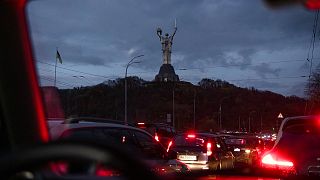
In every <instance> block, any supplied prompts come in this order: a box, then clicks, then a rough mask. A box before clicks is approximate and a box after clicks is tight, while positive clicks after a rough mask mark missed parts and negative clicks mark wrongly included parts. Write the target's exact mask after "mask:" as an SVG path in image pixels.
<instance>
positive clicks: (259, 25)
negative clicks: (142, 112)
mask: <svg viewBox="0 0 320 180" xmlns="http://www.w3.org/2000/svg"><path fill="white" fill-rule="evenodd" d="M27 12H28V16H29V22H30V26H31V27H30V31H31V36H32V40H33V46H34V55H35V59H36V60H37V65H38V72H39V75H40V80H41V84H42V85H53V79H54V64H55V57H56V48H58V49H59V52H60V54H61V57H62V60H63V63H62V64H58V68H57V82H58V83H57V86H58V87H59V88H72V87H78V86H87V85H94V84H98V83H101V82H103V81H107V80H109V79H116V78H119V77H124V73H125V64H126V63H127V62H128V61H129V60H130V59H131V58H132V57H134V56H136V55H140V54H144V55H145V56H144V57H142V58H140V59H139V60H140V61H142V62H141V63H139V64H134V65H132V66H131V67H130V68H129V72H128V73H129V75H132V76H133V75H134V76H139V77H141V78H143V79H145V80H153V79H154V76H155V75H156V74H157V73H158V71H159V68H160V66H161V64H162V59H161V58H162V52H161V43H160V41H159V38H158V37H157V35H156V29H157V28H158V27H161V28H162V30H163V33H167V32H168V33H169V34H171V33H172V32H173V30H174V20H175V19H177V26H178V31H177V33H176V35H175V37H174V42H173V49H172V51H173V52H172V65H173V66H174V67H175V70H176V73H177V74H178V75H179V77H180V79H181V80H183V81H189V82H192V83H193V84H197V83H198V82H199V81H200V80H201V79H202V78H211V79H222V80H226V81H229V82H230V83H233V84H235V85H237V86H240V87H251V86H253V87H255V88H257V89H261V90H270V91H274V92H277V93H281V94H283V95H297V96H301V97H304V96H305V94H304V90H305V84H306V82H307V80H308V75H309V66H310V63H308V61H307V60H306V59H307V58H308V54H309V59H310V58H311V56H312V54H311V51H310V48H309V47H310V44H311V43H310V42H311V40H312V35H313V34H312V30H313V29H312V28H313V24H314V23H313V22H314V16H315V12H312V11H308V10H306V9H304V7H289V8H285V9H280V10H279V9H278V10H274V9H270V8H269V7H267V6H266V5H265V4H264V3H263V1H260V0H214V1H213V0H196V1H186V0H163V1H156V0H86V1H85V0H76V1H65V0H55V1H49V0H48V1H33V2H31V3H30V4H29V6H28V9H27ZM311 49H312V48H311ZM319 55H320V54H319V36H318V30H317V34H316V41H315V49H314V54H313V57H314V58H313V70H315V69H316V68H317V65H318V64H319V62H320V58H319Z"/></svg>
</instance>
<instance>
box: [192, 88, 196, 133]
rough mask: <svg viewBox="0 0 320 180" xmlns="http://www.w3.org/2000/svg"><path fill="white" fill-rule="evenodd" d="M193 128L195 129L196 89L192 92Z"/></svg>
mask: <svg viewBox="0 0 320 180" xmlns="http://www.w3.org/2000/svg"><path fill="white" fill-rule="evenodd" d="M193 129H194V130H195V129H196V91H194V93H193Z"/></svg>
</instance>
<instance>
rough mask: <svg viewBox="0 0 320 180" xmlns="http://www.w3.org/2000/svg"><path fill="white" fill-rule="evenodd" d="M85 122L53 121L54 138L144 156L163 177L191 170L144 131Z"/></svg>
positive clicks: (110, 124) (51, 128)
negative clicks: (92, 142) (100, 145)
mask: <svg viewBox="0 0 320 180" xmlns="http://www.w3.org/2000/svg"><path fill="white" fill-rule="evenodd" d="M80 119H81V118H80ZM84 119H87V121H73V123H59V122H57V121H52V122H50V121H49V128H50V133H51V135H52V137H53V139H54V140H76V141H84V142H87V141H88V142H90V141H94V142H98V143H101V144H113V145H115V146H118V147H120V148H122V149H123V151H125V152H126V153H128V154H129V155H133V156H137V157H140V159H142V160H143V161H144V162H145V163H146V164H147V165H149V166H150V168H151V169H152V171H155V172H156V173H158V174H160V175H167V174H172V173H186V172H188V171H189V169H188V167H187V166H186V165H185V164H184V163H182V162H180V161H178V160H176V154H175V153H174V152H171V153H170V152H169V153H167V152H166V149H165V148H164V147H163V146H162V145H161V144H160V143H159V142H157V141H156V140H154V138H153V137H152V136H151V135H150V134H149V133H147V132H145V131H144V130H141V129H138V128H134V127H131V126H126V125H120V124H115V123H102V122H100V123H97V122H95V121H96V119H93V121H94V122H90V121H88V120H89V118H84ZM97 170H99V169H97Z"/></svg>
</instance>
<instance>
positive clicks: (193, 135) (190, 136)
mask: <svg viewBox="0 0 320 180" xmlns="http://www.w3.org/2000/svg"><path fill="white" fill-rule="evenodd" d="M187 137H188V138H195V137H196V135H195V134H188V136H187Z"/></svg>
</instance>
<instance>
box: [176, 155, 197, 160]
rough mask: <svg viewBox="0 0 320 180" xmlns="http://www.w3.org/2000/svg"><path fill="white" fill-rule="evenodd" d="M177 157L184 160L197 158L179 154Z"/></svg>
mask: <svg viewBox="0 0 320 180" xmlns="http://www.w3.org/2000/svg"><path fill="white" fill-rule="evenodd" d="M178 159H180V160H185V161H196V160H197V156H190V155H179V156H178Z"/></svg>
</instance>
